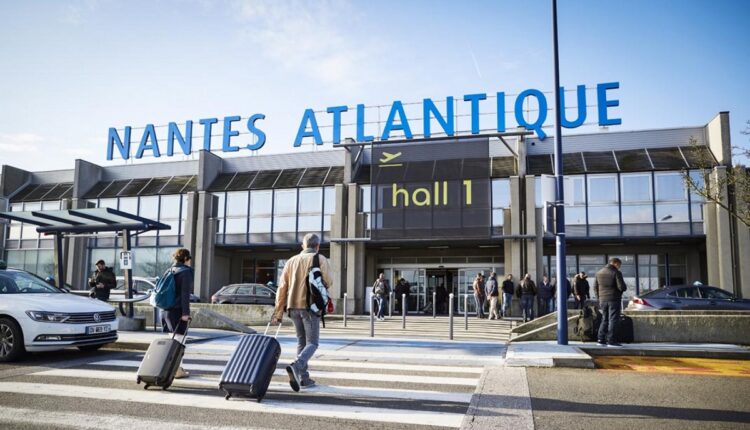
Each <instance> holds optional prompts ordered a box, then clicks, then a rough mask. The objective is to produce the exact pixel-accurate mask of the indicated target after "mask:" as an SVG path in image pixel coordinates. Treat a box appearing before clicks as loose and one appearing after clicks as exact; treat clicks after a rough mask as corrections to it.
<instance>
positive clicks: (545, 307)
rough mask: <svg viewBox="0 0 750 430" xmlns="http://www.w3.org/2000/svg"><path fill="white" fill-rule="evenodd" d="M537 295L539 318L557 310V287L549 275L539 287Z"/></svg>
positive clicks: (543, 278)
mask: <svg viewBox="0 0 750 430" xmlns="http://www.w3.org/2000/svg"><path fill="white" fill-rule="evenodd" d="M537 293H538V295H537V305H538V306H537V308H538V310H539V316H543V315H547V314H548V313H550V312H552V311H553V310H554V309H555V287H554V286H553V285H552V283H551V282H550V281H549V278H548V277H547V275H544V276H543V277H542V282H540V283H539V285H538V286H537Z"/></svg>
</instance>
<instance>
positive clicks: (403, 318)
mask: <svg viewBox="0 0 750 430" xmlns="http://www.w3.org/2000/svg"><path fill="white" fill-rule="evenodd" d="M401 328H402V329H406V294H401Z"/></svg>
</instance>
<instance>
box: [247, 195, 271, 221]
mask: <svg viewBox="0 0 750 430" xmlns="http://www.w3.org/2000/svg"><path fill="white" fill-rule="evenodd" d="M272 206H273V205H272V203H271V191H252V192H251V193H250V216H251V217H256V216H263V215H266V216H270V215H271V209H272Z"/></svg>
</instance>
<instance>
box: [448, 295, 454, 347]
mask: <svg viewBox="0 0 750 430" xmlns="http://www.w3.org/2000/svg"><path fill="white" fill-rule="evenodd" d="M448 339H450V340H453V293H450V294H449V295H448Z"/></svg>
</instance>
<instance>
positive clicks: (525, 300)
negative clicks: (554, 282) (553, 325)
mask: <svg viewBox="0 0 750 430" xmlns="http://www.w3.org/2000/svg"><path fill="white" fill-rule="evenodd" d="M521 308H522V309H523V320H524V321H527V320H533V319H534V296H530V295H524V296H521Z"/></svg>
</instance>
